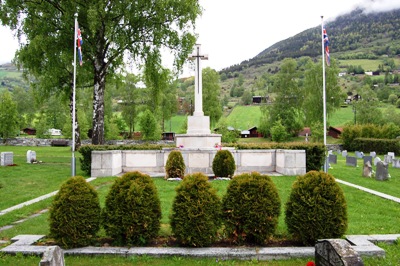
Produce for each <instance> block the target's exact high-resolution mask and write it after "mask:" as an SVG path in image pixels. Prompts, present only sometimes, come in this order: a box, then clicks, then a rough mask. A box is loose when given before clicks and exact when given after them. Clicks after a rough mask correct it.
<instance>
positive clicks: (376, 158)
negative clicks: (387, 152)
mask: <svg viewBox="0 0 400 266" xmlns="http://www.w3.org/2000/svg"><path fill="white" fill-rule="evenodd" d="M380 161H382V160H381V158H379V157H375V158H374V165H375V166H376V164H377V163H378V162H380Z"/></svg>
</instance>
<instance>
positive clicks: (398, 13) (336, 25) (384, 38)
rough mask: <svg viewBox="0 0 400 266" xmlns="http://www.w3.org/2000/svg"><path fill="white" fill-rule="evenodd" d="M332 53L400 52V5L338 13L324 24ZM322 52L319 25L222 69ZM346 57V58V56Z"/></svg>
mask: <svg viewBox="0 0 400 266" xmlns="http://www.w3.org/2000/svg"><path fill="white" fill-rule="evenodd" d="M325 27H326V30H327V33H328V36H329V39H330V50H331V54H336V58H340V59H347V58H348V57H349V55H345V53H347V54H348V53H357V54H356V55H351V58H352V59H355V58H357V59H375V58H377V57H378V56H380V55H382V54H388V55H389V56H390V55H397V54H400V9H397V10H393V11H389V12H381V13H368V14H367V13H365V12H364V11H363V10H362V9H356V10H354V11H353V12H351V13H349V14H346V15H343V16H339V17H337V18H336V19H335V20H334V21H332V22H329V23H326V25H325ZM320 54H321V27H320V26H317V27H314V28H311V29H308V30H305V31H303V32H301V33H299V34H297V35H295V36H293V37H291V38H288V39H286V40H282V41H280V42H277V43H276V44H274V45H272V46H270V47H268V48H267V49H265V50H264V51H262V52H261V53H259V54H258V55H257V56H255V57H254V58H251V59H249V60H246V61H243V62H242V63H240V64H239V65H234V66H231V67H228V68H225V69H223V70H222V71H221V72H233V71H241V70H242V69H243V68H248V67H258V66H261V65H264V64H270V63H273V62H276V61H281V60H283V59H284V58H288V57H289V58H298V57H302V56H310V57H317V56H319V55H320ZM346 57H347V58H346Z"/></svg>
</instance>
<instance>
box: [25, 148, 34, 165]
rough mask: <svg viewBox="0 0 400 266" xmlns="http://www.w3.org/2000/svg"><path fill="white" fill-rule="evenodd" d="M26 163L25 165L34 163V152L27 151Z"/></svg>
mask: <svg viewBox="0 0 400 266" xmlns="http://www.w3.org/2000/svg"><path fill="white" fill-rule="evenodd" d="M26 162H27V163H33V162H36V152H35V151H31V150H28V151H27V152H26Z"/></svg>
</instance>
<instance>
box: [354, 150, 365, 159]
mask: <svg viewBox="0 0 400 266" xmlns="http://www.w3.org/2000/svg"><path fill="white" fill-rule="evenodd" d="M355 154H356V157H357V158H359V159H361V158H362V157H364V153H363V152H362V151H356V152H355Z"/></svg>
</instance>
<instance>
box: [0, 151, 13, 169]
mask: <svg viewBox="0 0 400 266" xmlns="http://www.w3.org/2000/svg"><path fill="white" fill-rule="evenodd" d="M0 156H1V159H0V165H1V166H7V165H13V164H14V153H13V152H2V153H1V155H0Z"/></svg>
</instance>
